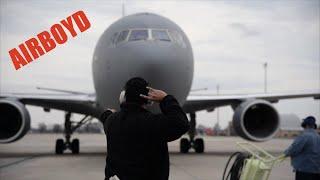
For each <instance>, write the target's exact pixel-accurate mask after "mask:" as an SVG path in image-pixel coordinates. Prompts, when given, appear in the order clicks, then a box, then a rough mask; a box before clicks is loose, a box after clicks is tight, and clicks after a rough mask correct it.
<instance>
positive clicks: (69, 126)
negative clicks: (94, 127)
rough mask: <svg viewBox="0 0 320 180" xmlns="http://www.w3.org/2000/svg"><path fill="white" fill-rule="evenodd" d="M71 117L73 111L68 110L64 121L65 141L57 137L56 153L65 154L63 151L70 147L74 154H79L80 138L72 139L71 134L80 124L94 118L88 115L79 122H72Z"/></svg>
mask: <svg viewBox="0 0 320 180" xmlns="http://www.w3.org/2000/svg"><path fill="white" fill-rule="evenodd" d="M70 118H71V113H70V112H67V113H66V115H65V123H64V134H65V141H64V140H63V139H57V141H56V149H55V152H56V154H63V152H64V151H65V150H67V149H70V150H71V152H72V154H79V151H80V141H79V139H73V140H72V141H70V140H71V135H72V133H73V132H74V131H75V130H76V129H78V128H79V127H80V126H82V125H83V124H85V123H86V122H88V121H91V120H92V117H89V116H88V115H86V116H85V117H84V118H82V119H81V120H80V121H79V122H72V121H71V120H70ZM73 124H75V125H73Z"/></svg>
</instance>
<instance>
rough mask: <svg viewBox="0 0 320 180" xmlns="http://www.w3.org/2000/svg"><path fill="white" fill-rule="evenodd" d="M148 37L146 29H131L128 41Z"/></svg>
mask: <svg viewBox="0 0 320 180" xmlns="http://www.w3.org/2000/svg"><path fill="white" fill-rule="evenodd" d="M147 39H148V30H131V34H130V37H129V41H139V40H147Z"/></svg>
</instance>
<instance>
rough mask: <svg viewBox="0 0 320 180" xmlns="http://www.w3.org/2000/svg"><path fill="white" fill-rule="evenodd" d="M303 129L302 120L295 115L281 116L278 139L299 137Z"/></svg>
mask: <svg viewBox="0 0 320 180" xmlns="http://www.w3.org/2000/svg"><path fill="white" fill-rule="evenodd" d="M302 130H303V128H302V127H301V120H300V118H299V117H298V116H297V115H295V114H281V115H280V129H279V132H278V134H277V137H289V138H291V137H295V136H298V135H299V134H300V133H301V131H302Z"/></svg>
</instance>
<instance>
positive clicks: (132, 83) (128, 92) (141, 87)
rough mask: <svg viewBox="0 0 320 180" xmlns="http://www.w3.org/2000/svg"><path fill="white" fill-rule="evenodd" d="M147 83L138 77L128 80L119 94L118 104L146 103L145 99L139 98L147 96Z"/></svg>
mask: <svg viewBox="0 0 320 180" xmlns="http://www.w3.org/2000/svg"><path fill="white" fill-rule="evenodd" d="M148 85H149V84H148V82H147V81H146V80H144V79H143V78H140V77H134V78H131V79H129V80H128V81H127V82H126V84H125V86H124V89H123V91H122V92H121V94H120V103H123V102H128V103H136V104H139V105H144V104H147V103H148V100H147V99H144V98H142V97H140V94H143V95H146V96H147V95H148V92H149V89H147V87H148Z"/></svg>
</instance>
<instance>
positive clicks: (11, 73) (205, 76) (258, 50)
mask: <svg viewBox="0 0 320 180" xmlns="http://www.w3.org/2000/svg"><path fill="white" fill-rule="evenodd" d="M0 8H1V9H0V10H1V12H0V13H1V21H0V23H1V24H0V25H1V26H0V33H1V34H0V35H1V54H0V58H1V60H0V62H1V64H0V65H1V66H0V92H9V93H11V92H39V90H36V89H35V87H37V86H41V87H51V88H60V89H66V90H76V91H83V92H94V88H93V81H92V70H91V61H92V55H93V51H94V47H95V45H96V43H97V40H98V38H99V37H100V36H101V34H102V33H103V31H104V30H105V29H106V28H107V27H108V26H109V25H110V24H111V23H113V22H114V21H116V20H118V19H119V18H121V14H122V10H121V9H122V3H121V2H120V1H119V2H118V1H110V2H103V3H102V1H74V2H72V1H70V2H68V3H65V2H64V1H52V3H49V2H43V1H12V0H10V1H1V6H0ZM78 10H83V11H84V12H85V13H86V14H87V16H88V18H89V20H90V22H91V27H90V29H88V30H87V31H85V32H84V33H81V34H79V35H78V36H76V37H75V38H71V37H70V36H69V39H68V41H67V42H66V43H65V44H64V45H60V46H58V47H57V48H55V49H54V50H52V51H51V52H49V53H48V54H45V55H44V56H41V57H40V58H39V59H37V60H36V61H34V62H32V63H30V64H28V65H27V66H24V67H23V68H21V69H20V70H18V71H16V70H15V69H14V68H13V65H12V62H11V59H10V57H9V54H8V51H9V50H10V49H12V48H15V47H17V46H18V45H19V44H20V43H22V42H24V41H25V40H28V39H29V38H31V37H34V36H36V35H37V34H38V33H40V32H42V31H44V30H49V28H50V27H51V26H52V25H53V24H55V23H58V22H59V21H60V20H62V19H64V18H66V17H67V16H69V15H71V14H73V13H74V12H76V11H78ZM138 12H152V13H157V14H159V15H162V16H165V17H167V18H169V19H171V20H172V21H174V22H175V23H177V24H178V25H179V26H180V27H181V28H182V29H183V30H184V31H185V33H186V34H187V36H188V37H189V40H190V41H191V44H192V47H193V53H194V59H195V73H194V80H193V88H194V89H195V88H204V87H206V88H209V90H208V91H206V92H198V93H206V94H215V93H216V86H217V85H218V84H219V86H220V93H222V94H239V93H247V94H250V93H262V92H263V89H264V69H263V63H264V62H268V92H269V93H292V92H307V91H319V89H320V52H319V48H320V45H319V44H320V42H319V41H320V37H319V36H320V35H319V21H320V1H319V0H314V1H312V0H308V1H294V0H288V1H273V2H269V1H268V2H267V1H241V2H240V1H126V2H125V14H126V15H130V14H134V13H138ZM275 106H276V108H277V109H278V110H279V112H280V114H283V113H295V114H297V115H298V116H299V117H300V118H303V117H305V116H307V115H314V116H316V118H317V119H318V122H319V121H320V120H319V118H320V102H319V101H314V100H313V99H312V98H309V99H308V98H307V99H299V100H285V101H280V102H279V103H278V104H275ZM28 108H29V109H30V112H31V116H32V125H33V126H37V124H38V123H39V122H46V123H48V124H53V123H56V122H58V123H62V122H63V112H58V111H52V112H51V113H44V112H42V109H41V108H35V107H30V106H28ZM198 119H199V121H198V122H199V123H200V124H205V125H209V126H213V125H214V124H215V123H216V120H217V118H216V112H213V113H206V112H200V113H198ZM231 119H232V110H231V108H229V107H225V108H220V122H221V125H222V126H226V124H227V122H228V121H229V120H231Z"/></svg>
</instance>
